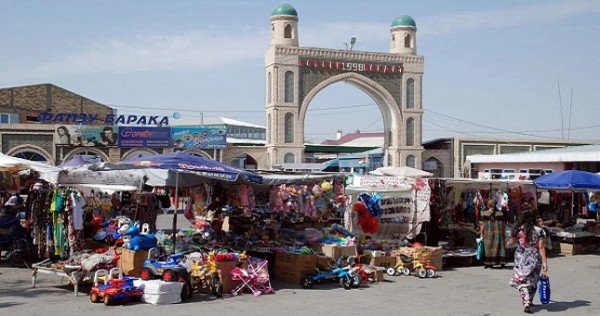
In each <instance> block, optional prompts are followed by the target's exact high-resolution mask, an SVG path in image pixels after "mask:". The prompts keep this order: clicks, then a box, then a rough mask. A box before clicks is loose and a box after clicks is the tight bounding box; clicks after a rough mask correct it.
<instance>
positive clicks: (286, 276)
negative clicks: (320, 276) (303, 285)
mask: <svg viewBox="0 0 600 316" xmlns="http://www.w3.org/2000/svg"><path fill="white" fill-rule="evenodd" d="M315 273H316V271H315V269H310V270H288V269H279V268H278V269H277V270H276V271H275V280H277V281H279V282H286V283H294V284H300V282H302V279H304V277H306V276H308V275H313V274H315Z"/></svg>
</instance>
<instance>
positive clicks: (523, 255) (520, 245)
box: [508, 211, 548, 314]
mask: <svg viewBox="0 0 600 316" xmlns="http://www.w3.org/2000/svg"><path fill="white" fill-rule="evenodd" d="M534 225H535V214H533V212H532V211H524V212H523V213H521V216H520V217H519V219H518V220H517V222H516V223H515V228H514V230H513V231H512V233H511V239H510V240H509V241H508V246H512V245H514V244H515V243H516V246H517V248H516V249H515V267H514V270H513V277H512V279H511V281H510V285H511V286H512V287H514V288H515V289H517V290H519V295H520V296H521V302H522V303H523V306H524V307H525V310H524V312H525V313H529V314H531V313H533V312H532V311H531V306H532V305H533V304H532V302H533V297H534V296H535V292H536V291H537V287H538V282H539V280H540V272H541V271H544V273H547V272H548V261H547V258H546V249H545V248H544V238H545V232H544V230H543V229H542V228H540V227H537V226H534Z"/></svg>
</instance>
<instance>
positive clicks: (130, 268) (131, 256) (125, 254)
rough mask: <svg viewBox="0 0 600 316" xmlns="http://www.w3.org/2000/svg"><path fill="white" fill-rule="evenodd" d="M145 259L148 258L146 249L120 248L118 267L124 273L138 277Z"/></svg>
mask: <svg viewBox="0 0 600 316" xmlns="http://www.w3.org/2000/svg"><path fill="white" fill-rule="evenodd" d="M146 259H148V250H138V251H133V250H129V249H124V248H122V249H121V255H120V257H119V268H121V271H123V274H124V275H127V276H133V277H140V274H141V273H142V270H143V269H144V261H146Z"/></svg>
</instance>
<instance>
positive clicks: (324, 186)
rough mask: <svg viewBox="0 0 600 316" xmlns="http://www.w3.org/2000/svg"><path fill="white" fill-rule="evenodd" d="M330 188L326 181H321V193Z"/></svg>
mask: <svg viewBox="0 0 600 316" xmlns="http://www.w3.org/2000/svg"><path fill="white" fill-rule="evenodd" d="M331 188H332V185H331V183H329V182H328V181H323V183H321V189H323V192H327V191H329V190H331Z"/></svg>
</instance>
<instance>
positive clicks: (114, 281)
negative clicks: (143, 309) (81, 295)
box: [90, 268, 144, 306]
mask: <svg viewBox="0 0 600 316" xmlns="http://www.w3.org/2000/svg"><path fill="white" fill-rule="evenodd" d="M115 275H116V276H117V278H114V277H115ZM102 277H103V278H104V284H100V278H102ZM134 279H135V278H130V277H125V278H124V277H123V273H122V272H121V269H119V268H114V269H112V270H110V272H109V271H107V270H104V269H101V270H98V271H96V273H95V274H94V286H93V287H92V290H91V291H90V300H91V301H92V303H98V302H100V301H103V302H104V305H107V306H108V305H113V304H115V303H116V302H128V301H140V300H141V299H142V296H143V295H144V292H143V291H142V290H141V289H139V288H138V287H136V286H134V285H133V280H134Z"/></svg>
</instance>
